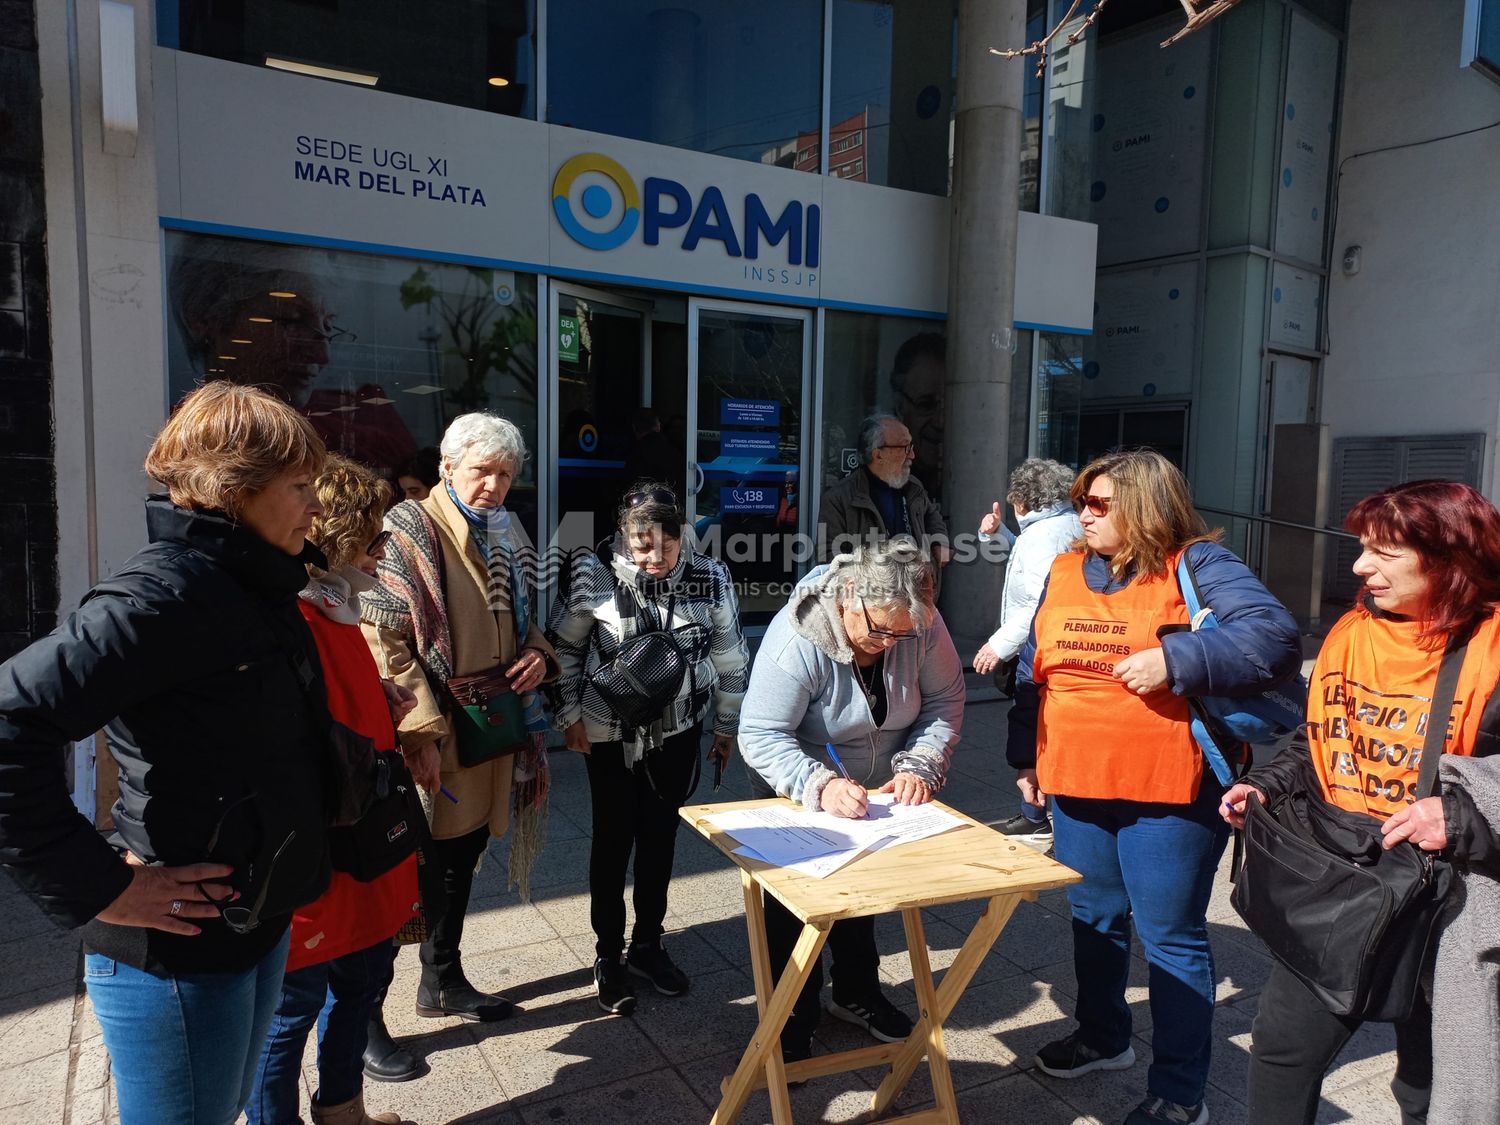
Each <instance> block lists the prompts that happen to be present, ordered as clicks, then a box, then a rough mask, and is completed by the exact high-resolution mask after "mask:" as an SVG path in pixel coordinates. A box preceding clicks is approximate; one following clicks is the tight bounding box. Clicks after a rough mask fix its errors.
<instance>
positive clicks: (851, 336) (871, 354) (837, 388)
mask: <svg viewBox="0 0 1500 1125" xmlns="http://www.w3.org/2000/svg"><path fill="white" fill-rule="evenodd" d="M824 325H825V331H824V351H823V464H822V466H821V468H822V480H823V487H824V488H827V487H828V486H829V485H830V484H832V483H833V482H834V481H837V480H840V479H842V478H843V477H845V476H846V475H848V472H849V471H850V470H851V468H853V467H857V465H858V463H859V462H858V459H857V457H856V455H855V449H856V447H857V446H858V444H859V423H860V420H861V419H863V418H864V417H865V415H867V414H871V413H873V412H875V411H877V410H879V411H885V412H888V413H891V414H894V415H896V416H897V417H898V418H900V419H901V420H902V421H903V422H905V423H906V426H907V428H908V429H909V430H911V433H912V437H913V438H914V439H915V441H916V446H917V450H916V455H917V459H916V461H915V462H914V463H913V465H912V475H913V476H914V477H916V478H917V479H918V480H919V481H921V482H922V485H923V487H925V488H926V489H927V491H928V492H929V493H931V494H932V495H934V496H936V495H937V494H938V493H939V492H940V491H941V490H942V487H943V480H942V471H943V464H942V456H943V380H944V375H945V373H946V370H947V368H946V361H945V349H946V341H945V340H944V338H943V335H942V332H941V329H942V324H941V323H940V322H936V321H931V320H917V319H915V318H910V317H898V316H878V315H875V314H870V313H847V312H834V311H830V312H829V313H828V314H827V316H826V317H825V320H824ZM851 458H854V460H853V461H852V462H851Z"/></svg>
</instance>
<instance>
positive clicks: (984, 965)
mask: <svg viewBox="0 0 1500 1125" xmlns="http://www.w3.org/2000/svg"><path fill="white" fill-rule="evenodd" d="M928 914H929V912H928V911H923V915H924V916H923V919H922V928H923V929H924V930H925V931H926V933H927V960H928V963H929V964H930V965H931V966H932V970H933V972H934V974H936V975H937V977H938V981H939V983H941V981H942V974H943V972H944V971H945V970H947V968H948V967H949V966H950V965H952V964H953V960H954V958H955V957H957V956H958V951H959V949H961V948H962V947H963V943H964V939H965V938H967V937H968V936H969V935H968V931H966V930H962V929H960V928H959V927H957V926H953V925H949V924H948V923H947V922H944V921H943V920H942V919H940V918H937V917H935V916H933V917H929V916H927V915H928ZM881 948H882V949H883V950H889V952H884V953H882V955H881V958H880V975H881V978H882V979H883V980H886V981H889V982H890V983H891V984H910V983H911V980H912V975H911V954H910V953H909V952H908V950H907V948H906V935H905V931H904V930H903V931H902V935H901V938H900V941H899V944H898V945H889V946H882V947H881ZM1021 971H1022V970H1021V969H1020V968H1019V967H1018V966H1017V965H1015V964H1014V963H1013V962H1011V961H1008V960H1006V959H1005V958H1004V957H1002V956H1001V955H1000V954H999V953H997V952H995V951H994V950H993V949H991V951H990V952H989V953H988V954H987V955H986V956H985V959H984V960H983V961H981V962H980V963H979V968H978V969H977V970H976V971H975V973H974V977H973V979H972V980H971V981H970V982H969V987H970V988H973V987H974V986H975V985H979V984H988V983H989V982H991V981H996V980H1003V979H1004V978H1006V977H1012V976H1016V975H1017V974H1019V973H1020V972H1021Z"/></svg>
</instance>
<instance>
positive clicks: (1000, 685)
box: [991, 653, 1021, 699]
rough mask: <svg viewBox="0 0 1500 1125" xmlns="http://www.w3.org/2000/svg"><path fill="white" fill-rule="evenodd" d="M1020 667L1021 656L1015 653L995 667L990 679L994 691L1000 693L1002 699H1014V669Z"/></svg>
mask: <svg viewBox="0 0 1500 1125" xmlns="http://www.w3.org/2000/svg"><path fill="white" fill-rule="evenodd" d="M1020 666H1021V656H1020V654H1019V653H1017V654H1016V655H1015V656H1012V657H1011V658H1010V659H1009V660H1002V661H1000V663H999V664H996V665H995V670H994V672H992V673H991V679H992V680H993V682H994V684H995V690H996V691H998V692H999V693H1000V697H1001V698H1002V699H1014V698H1015V697H1016V669H1017V668H1019V667H1020Z"/></svg>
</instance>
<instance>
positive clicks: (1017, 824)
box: [995, 813, 1052, 855]
mask: <svg viewBox="0 0 1500 1125" xmlns="http://www.w3.org/2000/svg"><path fill="white" fill-rule="evenodd" d="M995 831H996V832H999V833H1000V834H1001V835H1003V836H1009V837H1010V838H1011V839H1012V840H1014V841H1015V842H1016V843H1018V844H1025V845H1026V846H1027V847H1032V848H1035V849H1036V850H1037V851H1039V852H1041V853H1042V854H1043V855H1049V854H1051V852H1052V818H1051V817H1050V816H1044V817H1042V819H1041V820H1040V821H1036V820H1028V819H1027V818H1026V814H1025V813H1016V815H1015V816H1013V817H1011V818H1010V819H1009V820H1002V821H1001V822H1000V823H999V824H997V825H995Z"/></svg>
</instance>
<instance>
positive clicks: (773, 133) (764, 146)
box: [546, 0, 823, 171]
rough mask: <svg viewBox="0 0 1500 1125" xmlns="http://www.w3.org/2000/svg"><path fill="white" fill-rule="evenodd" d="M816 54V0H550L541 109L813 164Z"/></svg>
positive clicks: (714, 149)
mask: <svg viewBox="0 0 1500 1125" xmlns="http://www.w3.org/2000/svg"><path fill="white" fill-rule="evenodd" d="M822 58H823V5H822V4H821V3H820V2H819V0H756V3H754V4H742V3H731V2H730V0H677V2H674V3H671V4H663V3H661V2H660V0H612V2H611V3H609V4H600V3H598V2H597V0H551V2H550V3H549V5H548V9H547V60H548V61H547V66H548V78H547V84H548V102H549V104H548V106H547V115H546V117H547V120H548V121H551V122H554V123H556V124H559V125H570V126H573V127H575V128H578V129H590V130H593V131H595V132H600V133H608V134H610V135H611V136H616V137H630V138H633V139H635V140H639V141H652V142H654V143H656V144H663V145H672V146H674V147H677V148H688V149H694V150H696V151H698V152H711V153H715V154H716V155H719V156H732V157H736V158H738V159H741V160H753V161H758V162H760V163H764V164H778V165H781V166H783V167H788V168H792V167H796V168H806V169H809V170H812V171H816V170H817V166H818V163H817V134H818V122H819V103H820V98H821V88H822V81H821V76H822ZM809 149H811V153H812V155H811V162H810V163H808V162H807V152H808V150H809Z"/></svg>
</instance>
